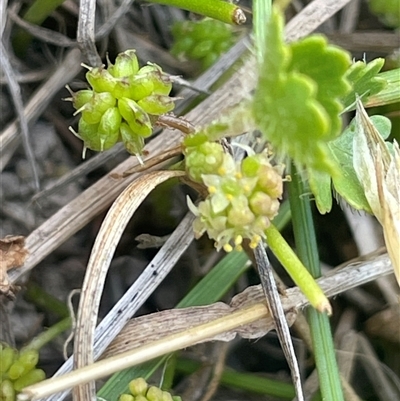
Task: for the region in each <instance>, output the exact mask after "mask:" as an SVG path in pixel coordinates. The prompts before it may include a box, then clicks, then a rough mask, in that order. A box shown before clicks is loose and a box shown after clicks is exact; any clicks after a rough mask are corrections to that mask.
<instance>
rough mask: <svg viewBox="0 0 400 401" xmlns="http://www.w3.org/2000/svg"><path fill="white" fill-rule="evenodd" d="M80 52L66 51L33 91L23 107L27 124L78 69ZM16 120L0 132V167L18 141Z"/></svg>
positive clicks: (3, 164)
mask: <svg viewBox="0 0 400 401" xmlns="http://www.w3.org/2000/svg"><path fill="white" fill-rule="evenodd" d="M80 57H81V53H80V51H79V50H78V49H72V50H71V51H70V52H68V53H67V55H66V57H65V59H64V61H63V62H62V64H61V65H59V66H58V68H57V69H56V71H55V72H54V73H53V75H51V76H50V77H49V79H48V80H47V81H46V82H45V83H44V84H43V85H42V86H41V87H40V88H39V89H38V90H37V91H36V92H35V93H34V95H33V96H32V97H31V98H30V100H29V101H28V103H27V104H26V106H25V108H24V116H25V118H26V121H27V124H28V125H29V124H32V123H34V122H35V121H36V120H37V119H38V118H39V116H40V115H41V114H42V113H43V111H44V110H46V108H47V107H48V105H49V103H50V102H51V101H52V99H53V97H54V95H55V94H56V93H57V92H58V91H59V90H60V89H61V88H62V87H63V86H64V85H65V84H67V83H68V82H70V81H71V80H72V79H73V78H74V77H75V75H76V74H77V73H78V72H79V71H80V69H81V66H80V65H79V60H80ZM20 139H21V138H20V136H19V132H18V124H17V122H16V121H15V122H13V123H11V124H10V125H9V126H8V127H7V128H6V129H5V130H4V131H2V132H1V134H0V143H1V150H2V152H1V155H0V169H2V168H4V167H5V166H6V165H7V163H8V161H9V160H10V159H11V157H12V155H13V153H14V151H15V149H16V147H17V146H18V144H19V143H20Z"/></svg>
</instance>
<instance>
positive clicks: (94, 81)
mask: <svg viewBox="0 0 400 401" xmlns="http://www.w3.org/2000/svg"><path fill="white" fill-rule="evenodd" d="M86 79H87V81H88V82H89V84H90V86H91V87H92V88H93V89H94V90H95V91H96V92H112V91H113V89H114V87H115V83H116V80H115V78H114V77H113V76H112V75H111V74H110V73H109V72H108V71H107V70H106V69H105V68H104V66H102V67H96V68H92V69H91V70H89V71H88V72H87V73H86Z"/></svg>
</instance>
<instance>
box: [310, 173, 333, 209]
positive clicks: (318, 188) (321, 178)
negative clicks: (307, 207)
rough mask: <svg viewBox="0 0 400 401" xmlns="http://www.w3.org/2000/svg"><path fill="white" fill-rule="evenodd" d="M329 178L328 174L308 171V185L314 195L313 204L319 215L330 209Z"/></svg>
mask: <svg viewBox="0 0 400 401" xmlns="http://www.w3.org/2000/svg"><path fill="white" fill-rule="evenodd" d="M331 181H332V179H331V176H330V174H328V173H325V172H321V171H317V170H314V169H308V183H309V185H310V189H311V192H312V193H313V195H314V200H315V204H316V205H317V208H318V211H319V212H320V213H321V214H325V213H328V212H330V211H331V209H332V188H331Z"/></svg>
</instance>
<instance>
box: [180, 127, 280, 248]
mask: <svg viewBox="0 0 400 401" xmlns="http://www.w3.org/2000/svg"><path fill="white" fill-rule="evenodd" d="M196 135H199V137H198V138H197V139H196ZM183 144H184V155H185V157H186V158H185V164H186V170H187V172H188V175H189V177H190V178H191V179H192V180H193V181H196V182H201V183H203V184H204V185H205V186H206V187H207V190H208V196H207V198H206V199H205V200H204V201H202V202H200V203H199V205H198V206H197V207H196V206H195V205H194V204H193V203H192V202H191V201H190V199H188V204H189V208H190V209H191V211H192V212H193V213H194V214H195V216H196V220H195V221H194V223H193V228H194V232H195V236H196V237H197V238H199V237H200V236H201V235H203V234H204V233H205V232H207V234H208V236H209V237H210V238H211V239H213V240H214V241H215V246H216V248H217V249H218V250H219V249H221V248H223V249H224V250H225V251H227V252H229V251H231V250H233V249H236V250H241V248H242V246H241V244H242V241H243V239H248V240H249V241H250V247H252V248H254V247H256V246H257V244H258V243H259V242H260V241H261V239H262V238H265V230H266V229H267V228H268V226H269V225H270V221H271V220H272V219H273V218H274V217H275V216H276V214H277V213H278V209H279V204H280V203H279V199H280V198H281V196H282V191H283V180H282V173H283V171H282V170H283V169H282V167H281V166H272V165H271V163H270V160H269V157H268V155H267V154H266V153H261V154H254V155H250V156H247V157H246V158H244V159H243V161H242V162H241V163H236V162H235V161H234V159H233V157H232V156H231V155H230V154H229V153H226V152H225V151H224V149H223V147H222V146H221V145H220V144H219V143H215V142H207V141H205V140H204V135H203V134H202V133H199V134H194V135H192V136H191V137H188V139H185V140H184V143H183ZM185 145H186V147H185Z"/></svg>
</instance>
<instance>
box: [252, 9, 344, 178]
mask: <svg viewBox="0 0 400 401" xmlns="http://www.w3.org/2000/svg"><path fill="white" fill-rule="evenodd" d="M266 43H267V46H268V49H267V52H266V54H268V57H265V58H264V60H263V63H262V65H260V73H259V81H258V86H257V89H256V92H255V95H254V102H253V113H254V119H255V121H256V123H257V124H258V126H259V128H260V130H261V131H262V133H263V134H264V136H265V139H266V140H268V141H270V142H271V144H272V145H273V147H274V151H275V152H276V153H278V154H279V155H281V156H285V155H288V156H290V157H291V158H292V159H293V161H294V162H295V163H296V164H297V165H298V166H300V168H302V167H303V165H307V166H312V167H313V168H315V169H317V170H320V171H332V164H331V162H330V161H329V159H328V157H327V155H328V151H327V148H326V146H327V145H326V141H327V139H329V138H330V132H331V129H332V127H331V119H330V116H329V114H328V113H330V112H331V109H332V108H333V107H334V106H335V104H336V103H335V102H336V100H334V102H333V103H332V106H331V107H330V108H329V110H328V111H327V110H326V109H325V108H324V107H323V106H322V105H321V103H320V102H319V101H318V98H317V96H318V93H317V91H318V87H317V84H316V83H315V82H314V81H313V80H312V79H311V78H309V77H308V76H306V75H305V74H301V73H298V72H296V71H290V70H289V66H290V47H289V46H288V45H286V44H285V43H284V40H283V20H282V16H281V15H280V14H279V12H278V11H277V10H276V9H274V11H273V13H272V16H271V19H270V21H269V23H268V27H267V34H266ZM309 43H310V44H309V45H308V46H305V49H306V50H307V49H308V50H309V49H310V46H314V47H315V46H317V45H318V46H317V47H318V48H319V49H320V53H323V51H326V49H325V48H326V45H323V44H321V40H320V39H318V40H317V41H311V42H309ZM298 46H299V49H300V47H301V46H302V45H298ZM308 50H307V51H308ZM332 51H333V50H332ZM335 51H336V48H335ZM328 54H329V55H330V52H328ZM309 56H311V55H310V54H306V55H305V57H307V58H308V57H309ZM298 57H300V56H298ZM312 60H313V61H314V63H315V56H314V55H312ZM309 63H311V61H307V62H305V65H308V64H309ZM318 64H319V63H318ZM339 64H340V63H339ZM299 69H300V68H299ZM338 70H339V71H342V66H341V65H339V66H338ZM342 90H344V89H340V90H339V93H342Z"/></svg>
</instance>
